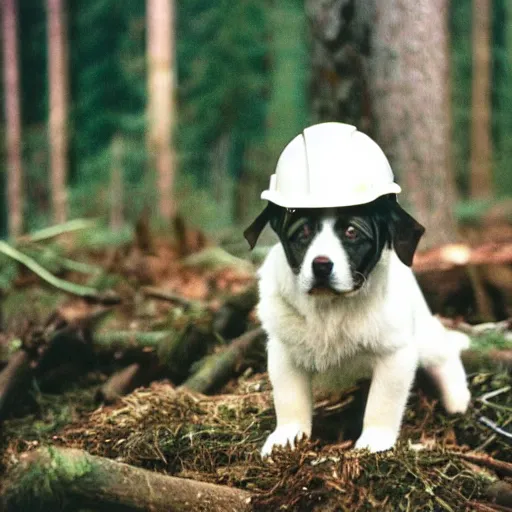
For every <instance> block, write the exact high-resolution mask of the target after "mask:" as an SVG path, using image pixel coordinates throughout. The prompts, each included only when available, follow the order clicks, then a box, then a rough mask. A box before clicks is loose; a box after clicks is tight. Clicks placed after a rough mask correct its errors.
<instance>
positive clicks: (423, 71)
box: [370, 0, 456, 248]
mask: <svg viewBox="0 0 512 512" xmlns="http://www.w3.org/2000/svg"><path fill="white" fill-rule="evenodd" d="M447 8H448V0H394V1H393V2H375V9H376V17H375V25H374V30H373V34H372V44H371V48H372V54H371V58H370V68H371V73H370V76H371V80H372V82H371V84H370V85H371V92H372V107H373V115H374V117H375V123H376V126H375V128H376V130H375V136H376V139H377V141H378V142H379V143H380V145H381V146H382V148H383V149H384V151H385V153H386V154H387V155H388V158H389V159H390V162H391V166H392V168H393V170H394V171H395V173H396V174H397V176H398V179H399V182H400V183H401V185H402V188H403V189H404V194H403V195H404V199H405V202H406V203H408V205H409V206H410V207H411V209H412V211H413V212H414V214H415V215H416V216H417V218H418V220H419V221H420V222H421V223H423V224H424V225H425V226H426V228H427V232H426V234H425V237H424V238H423V242H422V246H423V248H428V247H433V246H436V245H440V244H443V243H448V242H451V241H453V240H454V239H455V238H456V224H455V219H454V214H453V205H454V203H455V200H456V193H455V183H454V176H453V172H452V162H451V154H450V146H451V104H450V73H449V71H450V69H449V68H450V66H449V64H450V56H449V44H448V43H449V37H448V9H447Z"/></svg>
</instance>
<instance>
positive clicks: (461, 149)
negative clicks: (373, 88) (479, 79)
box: [449, 0, 473, 195]
mask: <svg viewBox="0 0 512 512" xmlns="http://www.w3.org/2000/svg"><path fill="white" fill-rule="evenodd" d="M449 5H450V32H451V61H452V84H453V85H452V112H453V162H454V170H455V177H456V181H457V185H458V188H459V190H460V191H461V192H462V193H463V195H466V194H467V190H468V181H469V174H468V171H469V158H470V139H471V132H470V129H471V73H472V67H473V66H472V53H471V52H472V46H471V22H472V15H471V14H472V13H471V9H472V0H460V1H458V2H450V3H449Z"/></svg>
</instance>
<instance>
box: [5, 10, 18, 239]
mask: <svg viewBox="0 0 512 512" xmlns="http://www.w3.org/2000/svg"><path fill="white" fill-rule="evenodd" d="M2 15H3V16H2V18H3V20H2V21H3V65H4V95H5V100H4V101H5V121H6V145H7V204H8V210H9V236H11V237H16V236H19V235H21V233H22V230H23V194H22V187H23V169H22V165H21V113H20V87H19V72H18V40H17V28H16V24H17V5H16V0H3V1H2Z"/></svg>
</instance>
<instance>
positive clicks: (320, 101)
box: [306, 0, 375, 132]
mask: <svg viewBox="0 0 512 512" xmlns="http://www.w3.org/2000/svg"><path fill="white" fill-rule="evenodd" d="M374 9H375V7H374V1H373V0H367V1H361V0H359V1H358V2H354V1H353V0H335V1H334V2H333V1H332V0H306V12H307V16H308V20H309V26H310V33H311V67H312V73H311V103H312V105H311V106H312V110H313V118H314V119H315V121H317V122H322V121H341V122H344V123H349V124H353V125H355V126H357V127H358V128H360V129H361V130H363V131H366V132H368V131H369V130H370V129H371V108H370V97H369V90H368V80H367V77H368V75H367V70H366V67H367V57H368V54H369V50H370V47H369V42H370V41H369V35H370V31H371V24H372V22H373V14H374Z"/></svg>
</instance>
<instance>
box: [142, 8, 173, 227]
mask: <svg viewBox="0 0 512 512" xmlns="http://www.w3.org/2000/svg"><path fill="white" fill-rule="evenodd" d="M146 8H147V62H148V106H147V120H148V126H147V130H148V132H147V148H148V153H149V159H150V162H151V164H152V168H154V169H156V172H157V193H158V208H159V212H160V215H161V217H162V218H164V219H170V218H171V217H172V215H173V213H174V211H175V202H174V199H175V198H174V197H173V192H174V187H173V185H174V177H175V167H176V164H175V161H176V159H175V154H174V148H173V144H172V142H173V131H174V124H175V109H176V102H175V100H174V89H175V83H174V82H175V73H174V59H175V38H174V27H175V23H174V22H175V20H174V13H175V6H174V0H147V1H146Z"/></svg>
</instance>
